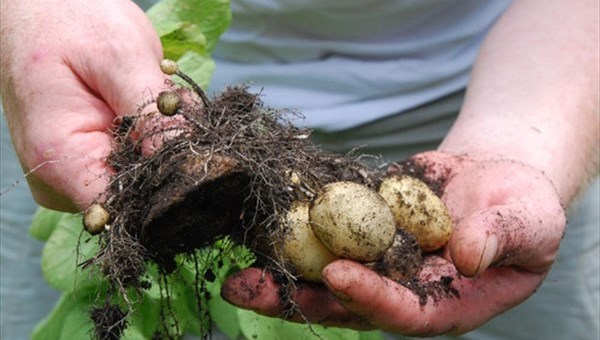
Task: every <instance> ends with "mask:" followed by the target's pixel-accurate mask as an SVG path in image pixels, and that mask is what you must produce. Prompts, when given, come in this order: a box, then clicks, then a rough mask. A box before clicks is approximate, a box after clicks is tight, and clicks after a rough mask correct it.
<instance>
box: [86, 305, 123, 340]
mask: <svg viewBox="0 0 600 340" xmlns="http://www.w3.org/2000/svg"><path fill="white" fill-rule="evenodd" d="M91 317H92V321H93V322H94V325H95V327H94V336H95V337H96V338H98V339H106V340H118V339H120V338H121V334H123V331H124V330H125V327H127V320H126V317H127V313H125V312H124V311H123V310H121V308H120V307H119V306H117V305H114V304H111V303H109V302H108V301H107V302H105V303H104V305H102V306H100V307H96V308H94V309H92V312H91Z"/></svg>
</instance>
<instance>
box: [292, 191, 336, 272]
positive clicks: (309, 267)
mask: <svg viewBox="0 0 600 340" xmlns="http://www.w3.org/2000/svg"><path fill="white" fill-rule="evenodd" d="M308 209H309V203H308V202H299V201H297V202H293V203H292V206H291V208H290V211H289V212H288V214H287V216H286V218H285V222H284V224H283V225H284V228H285V230H284V233H283V242H282V246H281V249H282V251H283V256H284V258H285V259H286V260H288V261H289V262H290V263H291V264H292V265H293V267H294V271H295V274H297V275H299V276H300V277H301V278H302V279H304V280H307V281H314V282H320V281H321V271H322V270H323V268H325V266H326V265H327V264H329V263H330V262H332V261H334V260H335V259H336V256H335V255H333V254H332V253H331V252H330V251H329V250H328V249H327V248H326V247H325V246H324V245H323V244H322V243H321V242H320V241H319V240H318V239H317V237H316V236H315V234H314V233H313V231H312V228H311V227H310V224H309V223H308Z"/></svg>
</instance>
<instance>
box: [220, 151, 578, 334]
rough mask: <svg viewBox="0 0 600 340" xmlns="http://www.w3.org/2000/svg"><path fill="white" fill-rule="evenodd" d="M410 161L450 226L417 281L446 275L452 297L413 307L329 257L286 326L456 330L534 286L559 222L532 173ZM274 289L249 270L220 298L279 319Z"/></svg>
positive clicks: (548, 190) (543, 181) (442, 157)
mask: <svg viewBox="0 0 600 340" xmlns="http://www.w3.org/2000/svg"><path fill="white" fill-rule="evenodd" d="M412 162H413V163H412V164H413V165H414V166H415V167H417V168H421V169H424V170H425V177H426V180H427V181H428V182H430V183H437V184H438V185H440V186H441V188H442V189H443V195H442V199H443V201H444V202H445V204H446V205H447V207H448V209H449V211H450V214H451V216H452V219H453V221H454V224H455V229H454V231H453V235H452V239H451V241H450V242H449V244H448V245H447V246H446V247H445V249H444V252H443V255H441V256H438V255H431V256H428V257H427V259H426V263H425V266H424V268H423V270H422V271H421V273H420V274H419V278H420V280H423V281H425V282H431V281H436V280H439V279H441V278H442V277H449V278H452V282H451V286H452V287H453V288H454V289H455V291H454V292H455V293H457V294H456V296H455V295H453V292H449V294H446V296H443V297H440V298H438V299H437V301H435V303H434V302H433V301H431V299H429V301H428V302H427V303H426V304H424V305H423V304H421V303H420V301H419V297H418V296H417V295H415V294H414V293H413V292H412V291H411V290H409V289H408V288H406V287H404V286H402V285H400V284H398V283H396V282H394V281H392V280H390V279H388V278H385V277H382V276H380V275H379V274H377V273H375V272H373V271H371V270H369V269H367V268H366V267H364V266H362V265H361V264H359V263H356V262H352V261H349V260H338V261H335V262H333V263H331V264H329V265H328V266H327V267H326V268H325V269H324V270H323V272H322V278H323V281H324V283H325V286H326V287H324V286H321V285H313V284H300V285H299V286H298V288H297V289H296V291H295V292H294V294H293V300H294V301H295V302H296V303H297V304H298V307H299V311H300V312H299V313H296V314H295V315H294V316H292V318H291V319H292V320H293V321H298V322H305V321H309V322H312V323H319V324H325V325H331V326H341V327H349V328H355V329H371V328H380V329H383V330H386V331H391V332H395V333H400V334H405V335H417V336H426V335H436V334H442V333H455V334H456V333H464V332H467V331H469V330H472V329H474V328H476V327H478V326H480V325H482V324H483V323H485V322H486V321H488V320H490V319H491V318H493V317H494V316H496V315H498V314H500V313H502V312H504V311H506V310H507V309H509V308H511V307H513V306H515V305H517V304H519V303H520V302H522V301H523V300H525V299H526V298H527V297H529V296H530V295H531V294H533V293H534V292H535V290H536V288H537V287H538V286H539V285H540V284H541V283H542V281H543V279H544V278H545V276H546V274H547V273H548V271H549V269H550V267H551V265H552V263H553V261H554V258H555V256H556V253H557V251H558V246H559V243H560V240H561V238H562V236H563V232H564V227H565V224H566V218H565V214H564V211H563V208H562V207H561V204H560V200H559V197H558V194H557V193H556V190H555V188H554V186H553V185H552V184H551V182H550V181H549V180H548V178H547V177H546V176H545V175H544V174H543V173H542V172H541V171H539V170H537V169H534V168H532V167H529V166H527V165H524V164H522V163H518V162H513V161H502V160H475V159H468V158H464V157H457V156H452V155H449V154H444V153H440V152H428V153H423V154H419V155H416V156H414V157H413V158H412ZM392 171H393V170H392ZM278 288H279V287H278V285H277V284H276V283H275V281H274V280H273V278H272V277H271V276H270V275H269V274H268V273H266V272H265V271H263V270H261V269H258V268H250V269H247V270H244V271H242V272H239V273H237V274H235V275H233V276H232V277H230V278H229V279H228V280H227V281H226V282H225V284H224V286H223V289H222V295H223V297H224V298H225V299H226V300H228V301H230V302H231V303H233V304H234V305H236V306H239V307H242V308H247V309H252V310H254V311H256V312H258V313H261V314H265V315H269V316H279V317H282V316H283V312H284V307H283V306H282V304H281V302H280V297H279V293H278ZM300 313H301V315H300Z"/></svg>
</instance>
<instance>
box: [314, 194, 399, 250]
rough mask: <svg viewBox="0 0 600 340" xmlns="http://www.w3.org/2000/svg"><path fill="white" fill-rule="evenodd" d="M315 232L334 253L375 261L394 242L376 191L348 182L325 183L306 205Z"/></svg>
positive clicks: (390, 221) (391, 224) (390, 220)
mask: <svg viewBox="0 0 600 340" xmlns="http://www.w3.org/2000/svg"><path fill="white" fill-rule="evenodd" d="M309 215H310V225H311V226H312V229H313V231H314V232H315V235H316V236H317V238H319V240H321V242H322V243H323V244H324V245H325V246H326V247H327V248H328V249H329V250H330V251H331V252H332V253H333V254H335V255H337V256H340V257H344V258H348V259H352V260H355V261H359V262H369V261H375V260H377V259H378V258H379V257H381V256H382V255H383V253H384V252H385V251H386V249H388V248H389V247H390V246H391V244H392V242H393V241H394V234H395V230H396V228H395V225H394V217H393V215H392V212H391V210H390V208H389V207H388V205H387V204H386V203H385V201H384V200H383V199H382V198H381V196H379V195H378V194H377V192H375V191H373V190H371V189H369V188H367V187H366V186H364V185H360V184H357V183H352V182H336V183H331V184H328V185H325V186H324V187H323V188H322V190H321V192H320V193H319V194H318V195H317V197H316V199H315V200H314V201H313V203H312V206H311V208H310V212H309Z"/></svg>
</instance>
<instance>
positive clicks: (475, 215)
mask: <svg viewBox="0 0 600 340" xmlns="http://www.w3.org/2000/svg"><path fill="white" fill-rule="evenodd" d="M507 174H510V176H507ZM478 186H479V188H478ZM473 193H477V194H478V195H479V196H477V197H473V195H474V194H473ZM444 201H445V202H446V205H447V206H448V209H449V211H450V214H451V215H452V216H453V218H454V219H455V229H454V231H453V235H452V238H451V240H450V243H449V245H448V247H447V249H448V252H449V254H450V257H451V259H452V262H453V263H454V264H455V265H456V267H457V268H458V270H459V271H460V272H461V273H462V274H463V275H466V276H474V275H477V274H478V273H481V272H482V271H483V270H485V269H486V268H488V267H490V266H491V265H496V266H499V265H516V266H520V267H521V268H524V269H526V270H530V271H536V272H545V271H547V270H548V268H549V266H550V265H551V264H552V263H553V261H554V258H555V256H556V253H557V251H558V246H559V244H560V240H561V238H562V234H563V231H564V225H565V223H566V220H565V214H564V211H563V209H562V207H561V206H560V203H559V200H558V196H557V194H556V191H555V190H554V188H553V187H552V185H551V184H550V183H549V182H548V181H547V180H545V178H544V177H543V175H541V174H539V173H536V172H534V171H533V170H531V169H530V168H527V167H525V166H522V165H519V164H506V165H501V164H494V163H492V164H487V165H478V166H476V167H472V168H470V169H468V171H465V172H464V173H461V174H458V175H456V176H455V177H453V178H452V179H451V181H450V182H449V183H448V185H447V187H446V190H445V193H444Z"/></svg>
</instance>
